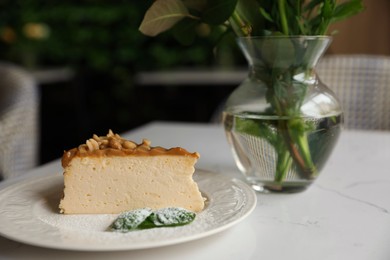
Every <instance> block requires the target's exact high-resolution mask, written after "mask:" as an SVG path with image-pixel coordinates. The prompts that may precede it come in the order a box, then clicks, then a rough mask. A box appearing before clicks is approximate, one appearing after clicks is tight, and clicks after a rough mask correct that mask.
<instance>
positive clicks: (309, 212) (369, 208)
mask: <svg viewBox="0 0 390 260" xmlns="http://www.w3.org/2000/svg"><path fill="white" fill-rule="evenodd" d="M123 136H124V137H126V138H130V139H132V140H134V141H137V142H138V141H140V140H141V139H142V138H148V139H150V140H151V141H152V145H154V146H164V147H172V146H182V147H185V148H186V149H187V150H189V151H197V152H199V153H200V154H201V158H200V159H199V161H198V163H197V168H199V169H205V170H209V171H214V172H216V173H220V174H224V175H227V176H231V177H232V178H242V176H241V175H240V173H239V172H238V170H237V168H236V166H235V164H234V161H233V157H232V155H231V153H230V149H229V147H228V145H227V143H226V140H225V135H224V132H223V129H222V127H221V126H219V125H211V124H193V123H174V122H152V123H150V124H147V125H145V126H142V127H140V128H137V129H134V130H132V131H129V132H127V133H123ZM389 161H390V132H380V131H351V130H349V131H347V130H344V131H343V132H342V134H341V136H340V139H339V142H338V144H337V146H336V148H335V150H334V153H333V154H332V156H331V158H330V159H329V161H328V163H327V165H326V167H325V168H324V169H323V171H322V173H321V175H320V177H319V178H318V180H317V181H316V182H315V183H314V184H313V185H312V186H311V187H310V188H309V189H307V190H306V191H304V192H301V193H295V194H257V206H256V208H255V210H254V211H253V213H252V214H251V215H250V216H249V217H247V218H246V219H245V220H243V221H242V222H240V223H238V224H237V225H235V226H233V227H231V228H229V229H228V230H225V231H223V232H220V233H217V234H214V235H212V236H209V237H206V238H202V239H199V240H195V241H191V242H186V243H181V244H177V245H173V246H166V247H160V248H154V249H147V250H132V251H117V252H77V251H67V250H55V249H46V248H40V247H35V246H30V245H26V244H21V243H18V242H14V241H11V240H8V239H6V238H4V237H1V236H0V259H15V258H18V259H20V258H29V259H34V258H36V259H38V258H39V259H53V258H56V259H68V258H77V259H78V258H83V259H107V258H110V259H122V258H123V259H140V260H142V259H172V260H174V259H180V260H182V259H186V260H189V259H242V260H244V259H299V260H304V259H354V260H358V259H383V260H385V259H386V260H388V259H390V248H389V246H388V245H389V244H390V214H389V212H390V174H389V173H390V171H389V166H388V163H389ZM58 171H61V166H60V162H59V160H56V161H53V162H51V163H48V164H46V165H43V166H41V167H38V168H36V169H34V170H32V171H31V172H28V173H26V176H29V177H31V176H33V175H34V176H39V175H43V174H48V173H50V172H58ZM14 181H16V180H11V181H6V182H3V183H1V184H0V189H2V188H4V187H6V186H7V185H9V183H11V182H14Z"/></svg>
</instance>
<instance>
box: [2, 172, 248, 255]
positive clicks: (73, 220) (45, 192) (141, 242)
mask: <svg viewBox="0 0 390 260" xmlns="http://www.w3.org/2000/svg"><path fill="white" fill-rule="evenodd" d="M194 179H195V180H196V181H197V183H198V185H199V188H200V190H201V192H202V194H203V195H204V196H205V197H207V204H206V207H205V209H204V210H203V211H202V212H201V213H199V214H197V216H196V218H195V220H194V222H192V223H191V224H189V225H186V226H181V227H171V228H155V229H148V230H140V231H133V232H129V233H125V234H123V233H116V232H110V231H107V227H108V226H109V225H110V224H111V223H112V221H113V220H114V219H115V218H116V217H117V215H110V214H101V215H62V214H59V213H58V203H59V200H60V197H61V196H62V189H63V178H62V175H61V174H55V175H54V174H53V175H50V176H43V177H39V178H35V179H32V178H29V179H23V180H21V181H19V182H17V183H13V184H12V183H11V184H10V185H9V186H6V187H5V188H3V189H2V190H0V235H2V236H4V237H7V238H9V239H12V240H15V241H19V242H23V243H26V244H31V245H35V246H41V247H47V248H56V249H69V250H82V251H112V250H132V249H144V248H153V247H160V246H166V245H173V244H178V243H182V242H186V241H191V240H195V239H199V238H202V237H206V236H209V235H212V234H215V233H217V232H220V231H222V230H225V229H227V228H229V227H231V226H233V225H234V224H237V223H238V222H240V221H241V220H243V219H244V218H245V217H247V216H248V215H249V214H250V213H251V212H252V211H253V209H254V208H255V206H256V195H255V193H254V191H253V190H252V189H251V188H250V187H249V186H247V185H246V184H244V183H243V182H241V181H239V180H236V179H230V178H226V177H224V176H223V175H222V174H217V173H210V172H205V171H200V170H197V172H196V174H195V175H194Z"/></svg>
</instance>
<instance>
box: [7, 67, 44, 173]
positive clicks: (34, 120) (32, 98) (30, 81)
mask: <svg viewBox="0 0 390 260" xmlns="http://www.w3.org/2000/svg"><path fill="white" fill-rule="evenodd" d="M38 113H39V95H38V89H37V84H36V82H35V80H34V78H33V77H32V76H31V75H30V74H29V73H28V72H27V71H25V70H23V69H22V68H20V67H17V66H15V65H12V64H9V63H0V144H1V145H0V180H1V179H8V178H13V177H17V176H19V175H21V174H23V173H24V172H26V171H27V170H29V169H31V168H33V167H34V166H36V165H37V163H38V158H39V156H38V152H39V151H38V144H39V115H38Z"/></svg>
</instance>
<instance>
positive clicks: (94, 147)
mask: <svg viewBox="0 0 390 260" xmlns="http://www.w3.org/2000/svg"><path fill="white" fill-rule="evenodd" d="M150 144H151V142H150V141H149V140H147V139H143V140H142V143H140V144H136V143H134V142H132V141H129V140H126V139H124V138H122V137H121V136H120V135H118V134H114V133H113V132H112V131H111V130H109V132H108V134H107V135H106V136H97V135H96V134H94V135H93V136H92V138H90V139H88V140H87V141H86V142H85V144H81V145H79V147H75V148H73V149H70V150H68V151H65V152H64V155H63V156H62V167H64V168H65V167H66V166H67V165H68V164H69V162H70V161H71V160H72V159H73V158H74V157H86V156H89V157H90V156H97V157H98V156H129V155H134V156H156V155H183V156H192V157H195V158H197V159H198V158H199V153H197V152H195V153H190V152H188V151H187V150H185V149H184V148H181V147H174V148H170V149H166V148H163V147H159V146H156V147H152V146H150Z"/></svg>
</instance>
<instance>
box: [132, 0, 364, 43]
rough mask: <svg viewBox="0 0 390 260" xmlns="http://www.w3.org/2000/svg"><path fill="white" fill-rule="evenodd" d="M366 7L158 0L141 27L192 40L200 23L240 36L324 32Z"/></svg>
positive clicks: (328, 2) (279, 0)
mask: <svg viewBox="0 0 390 260" xmlns="http://www.w3.org/2000/svg"><path fill="white" fill-rule="evenodd" d="M363 9H364V7H363V4H362V1H361V0H348V1H337V0H312V1H304V0H275V1H267V0H198V1H197V0H164V1H162V0H159V1H155V2H153V4H152V5H151V6H150V8H149V9H148V10H147V12H146V13H145V17H144V19H143V21H142V23H141V25H140V27H139V30H140V31H141V32H142V33H144V34H145V35H148V36H156V35H158V34H160V33H162V32H164V31H167V30H170V29H172V31H173V33H174V35H175V37H176V38H177V39H179V41H181V42H183V43H191V41H192V40H193V39H194V37H195V33H194V32H195V31H196V28H197V26H199V25H200V24H208V25H210V26H222V27H223V28H225V29H226V30H231V31H233V32H234V33H235V34H236V35H238V36H267V35H323V34H326V33H327V30H328V28H329V25H330V24H332V23H334V22H338V21H340V20H343V19H346V18H348V17H350V16H352V15H355V14H357V13H359V12H361V11H362V10H363Z"/></svg>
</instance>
